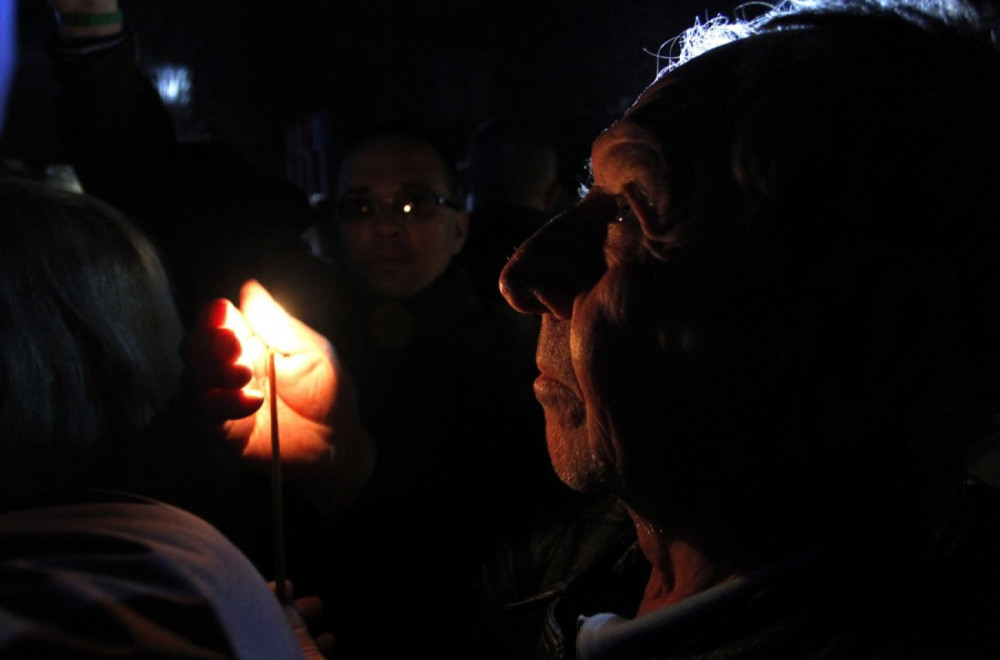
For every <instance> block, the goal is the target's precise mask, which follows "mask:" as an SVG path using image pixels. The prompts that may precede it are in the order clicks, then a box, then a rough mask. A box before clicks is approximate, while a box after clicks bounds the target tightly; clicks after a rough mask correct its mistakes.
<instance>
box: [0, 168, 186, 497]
mask: <svg viewBox="0 0 1000 660" xmlns="http://www.w3.org/2000/svg"><path fill="white" fill-rule="evenodd" d="M0 264H2V266H0V488H9V487H10V484H11V483H12V482H14V481H16V480H17V479H19V478H22V477H24V478H27V479H29V480H31V479H33V478H34V479H37V481H39V482H42V481H43V479H42V477H43V476H47V475H49V474H50V473H51V474H57V473H58V471H57V470H56V469H55V467H56V466H58V465H60V464H63V465H68V466H69V467H70V469H71V470H72V468H73V467H74V464H75V467H76V468H77V469H80V470H82V469H83V468H84V467H85V466H86V464H87V461H88V460H89V459H91V458H93V456H94V453H95V452H94V449H95V447H96V446H97V445H98V444H99V443H105V442H107V441H108V438H109V437H111V436H121V437H130V436H132V435H133V434H134V433H135V432H136V431H139V430H141V429H143V428H144V427H145V426H146V425H148V424H149V423H150V421H151V419H152V417H153V415H154V414H155V413H157V412H158V411H160V410H161V409H163V408H164V406H165V405H166V403H167V401H168V399H169V398H170V397H171V396H172V395H173V393H174V391H175V388H176V385H177V379H178V377H179V375H180V366H181V365H180V360H179V357H178V352H177V346H178V344H179V340H180V336H181V331H182V328H181V324H180V321H179V319H178V317H177V311H176V309H175V308H174V305H173V300H172V298H171V292H170V288H169V284H168V281H167V276H166V274H165V273H164V269H163V266H162V265H161V263H160V261H159V258H158V257H157V254H156V252H155V250H154V249H153V247H152V245H151V244H150V243H149V241H148V240H147V239H146V238H145V237H144V236H143V235H142V234H141V233H140V232H139V231H138V230H137V229H136V228H135V227H133V226H132V225H131V224H129V223H128V222H127V221H126V220H125V219H124V218H123V217H122V216H121V215H120V214H119V213H118V212H117V211H115V210H114V209H112V208H111V207H109V206H107V205H105V204H102V203H100V202H98V201H96V200H94V199H91V198H88V197H85V196H83V195H79V194H75V193H65V192H61V191H57V190H53V189H51V188H48V187H46V186H43V185H41V184H33V183H27V182H10V181H3V182H0ZM32 468H37V471H36V470H33V469H32ZM32 475H35V476H34V477H33V476H32ZM64 476H65V475H64ZM60 485H62V486H67V485H69V484H66V483H62V484H60Z"/></svg>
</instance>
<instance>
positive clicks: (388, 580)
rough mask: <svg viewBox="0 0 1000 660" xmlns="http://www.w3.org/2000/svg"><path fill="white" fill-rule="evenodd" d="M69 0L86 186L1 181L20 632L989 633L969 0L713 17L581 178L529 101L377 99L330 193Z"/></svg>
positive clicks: (999, 591)
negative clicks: (191, 126)
mask: <svg viewBox="0 0 1000 660" xmlns="http://www.w3.org/2000/svg"><path fill="white" fill-rule="evenodd" d="M48 3H49V6H50V7H51V8H52V10H53V11H54V12H55V13H56V16H57V19H58V20H57V23H58V30H59V33H58V35H57V38H56V39H55V40H54V42H53V47H52V60H53V64H54V70H55V71H56V74H57V80H58V82H59V92H60V96H59V118H60V127H61V132H62V135H63V139H64V140H65V142H66V145H67V148H68V150H69V153H70V155H71V159H72V161H73V165H74V167H75V168H76V170H77V172H78V173H79V177H80V181H81V183H82V184H83V188H84V190H85V191H86V193H85V194H79V193H68V192H62V191H56V190H53V189H51V188H50V187H46V186H45V185H43V184H40V183H37V182H31V181H23V180H9V181H7V180H5V181H0V309H2V311H3V313H2V314H0V341H2V342H3V351H2V355H3V357H2V358H0V369H2V371H0V392H2V395H3V398H2V401H0V460H2V464H0V489H2V493H3V500H2V501H0V541H2V542H0V576H3V577H2V578H0V655H2V656H3V657H11V658H20V657H23V658H32V657H94V658H97V657H117V656H121V655H129V656H130V657H144V658H145V657H149V658H154V657H171V658H176V657H220V658H223V657H237V658H256V657H261V658H264V657H267V658H274V657H282V658H284V657H287V658H298V657H303V656H304V657H310V658H319V657H329V658H385V657H391V656H408V655H413V654H417V653H424V654H426V653H431V654H432V655H435V656H437V657H445V658H484V659H490V660H499V659H505V658H532V657H533V658H549V659H564V658H565V659H569V658H579V659H581V660H582V659H585V658H587V659H612V658H613V659H628V658H636V659H638V658H652V657H657V658H666V657H677V658H680V657H683V658H706V659H707V658H716V659H719V658H762V657H766V658H845V659H846V658H874V657H908V658H928V659H932V658H934V659H936V658H962V659H965V658H992V657H995V655H996V654H997V652H998V651H1000V629H998V628H997V626H996V625H995V622H996V620H997V617H998V616H1000V562H997V561H996V557H997V553H998V550H1000V499H998V497H1000V495H998V494H997V492H996V490H995V487H994V486H993V485H991V484H989V483H984V482H983V481H982V479H980V478H977V476H978V475H979V473H978V472H977V471H976V469H975V467H976V465H978V464H979V463H980V462H981V460H982V458H983V457H984V456H989V455H991V452H994V451H995V450H996V441H997V433H998V431H1000V429H998V428H997V425H998V424H1000V410H998V408H1000V342H998V341H997V339H998V337H1000V259H998V258H997V255H998V254H1000V180H998V179H1000V125H998V124H997V122H996V117H997V116H1000V52H998V49H997V45H996V43H995V35H994V34H993V33H992V32H991V30H990V26H988V25H984V24H983V22H982V21H981V20H980V17H979V15H977V13H976V12H974V11H973V10H972V9H971V8H970V7H967V6H965V5H963V4H961V3H958V2H943V1H942V2H934V3H930V5H922V6H917V5H916V4H915V3H913V2H900V3H899V4H892V5H887V4H886V3H883V2H879V3H876V2H869V1H867V0H843V1H838V0H829V2H801V3H800V2H784V3H781V4H780V5H779V6H777V7H776V8H774V9H772V10H771V11H768V12H763V13H761V14H760V15H759V16H756V17H749V18H747V20H746V21H744V22H741V23H732V22H715V23H711V24H709V25H707V26H701V25H699V26H696V27H695V28H693V29H692V30H691V31H689V32H687V33H685V35H683V36H682V38H681V40H680V41H679V42H677V43H678V44H679V45H680V46H681V47H682V48H681V50H680V52H679V53H678V54H677V57H675V58H674V59H673V60H672V61H671V62H670V64H669V65H667V66H665V67H664V68H663V69H662V70H661V72H660V73H659V75H658V76H657V77H656V80H654V81H653V82H651V84H650V85H649V86H648V87H647V88H646V89H645V90H642V91H641V93H640V94H639V96H638V98H637V100H636V101H635V102H634V103H633V104H632V105H631V107H629V109H628V110H627V111H626V112H625V113H624V115H623V116H622V117H621V118H620V119H618V120H617V121H615V122H614V123H613V124H612V125H611V126H610V127H609V128H608V129H607V130H605V131H604V132H603V133H601V134H600V135H599V136H597V138H596V140H595V141H594V143H593V147H592V150H591V158H590V160H589V161H588V168H589V171H588V174H589V180H588V183H587V185H586V186H585V190H583V191H581V195H580V199H579V200H577V201H575V202H573V203H571V204H567V203H566V201H565V199H566V195H565V191H563V190H561V189H560V186H559V180H560V179H559V177H558V175H557V172H556V169H555V168H556V162H557V158H556V156H555V153H554V152H553V148H554V147H553V145H552V144H550V143H548V142H547V141H546V140H544V139H542V138H540V136H539V135H538V132H537V130H536V129H535V127H533V126H531V125H530V123H529V122H523V121H521V120H520V119H517V120H515V119H514V118H504V119H500V120H496V121H491V122H488V123H487V124H484V125H483V126H482V127H481V129H480V130H479V131H478V132H477V133H476V134H475V135H474V136H471V139H470V146H469V150H468V152H467V156H466V158H465V159H464V160H463V161H459V160H458V159H457V158H456V157H455V155H454V154H452V153H451V152H450V150H449V149H448V148H447V147H446V146H445V145H443V144H442V143H441V142H440V141H439V140H438V139H437V138H436V137H435V136H434V135H432V134H430V133H428V132H427V131H425V130H423V129H421V128H420V127H415V126H412V125H409V124H406V123H383V124H377V125H373V126H367V127H361V128H360V130H359V131H358V133H357V134H356V135H354V136H353V137H352V139H349V140H345V141H344V147H343V148H342V150H341V152H340V153H339V154H337V159H336V161H337V163H338V165H337V167H336V168H335V171H334V173H333V176H332V180H331V182H330V186H329V189H330V191H331V192H330V196H329V198H325V199H318V200H315V199H314V200H312V201H311V202H310V201H307V199H306V197H305V195H304V193H302V191H299V190H297V189H295V187H294V186H292V185H291V184H289V183H287V182H284V181H281V180H275V179H274V178H273V177H269V176H264V175H262V174H260V173H259V172H257V171H255V170H254V169H252V168H250V167H249V166H247V164H246V163H243V162H241V161H239V160H238V159H236V158H235V157H234V156H233V154H232V153H231V152H228V151H225V150H217V149H215V148H214V147H211V148H210V147H208V146H206V145H188V144H183V143H180V142H179V141H178V140H177V139H176V138H175V136H174V134H173V131H172V129H171V125H170V121H169V117H168V115H167V114H166V112H165V110H164V108H163V106H162V104H161V103H160V102H159V99H158V97H157V95H156V92H155V90H154V89H153V88H152V86H151V85H150V83H149V81H148V80H146V79H145V77H144V76H143V75H142V73H141V72H140V71H139V69H138V68H137V66H136V61H135V35H132V34H131V33H130V32H129V31H128V29H127V25H126V24H125V21H124V17H123V15H122V13H121V11H120V8H119V6H118V3H117V0H48ZM0 6H2V5H0ZM4 16H5V14H0V18H2V17H4ZM666 36H668V35H666ZM709 44H710V45H711V46H708V45H709ZM0 107H2V104H0ZM553 215H554V216H555V217H554V218H553V217H552V216H553ZM550 218H551V219H550ZM507 221H509V222H507ZM194 237H197V240H195V238H194ZM491 281H492V282H494V283H496V284H495V285H494V286H492V287H491V286H490V282H491ZM501 296H502V298H501ZM275 301H280V303H281V304H280V306H279V305H278V304H277V303H276V302H275ZM539 404H541V405H540V406H539ZM279 429H280V444H279V443H278V441H277V437H276V435H277V433H278V430H279ZM279 447H280V453H276V450H277V448H279ZM546 450H547V451H546ZM277 461H280V474H282V481H278V480H277V478H276V474H277V473H276V472H275V470H276V467H277V465H278V463H277ZM276 488H278V489H280V490H279V492H280V493H281V497H279V499H278V500H277V501H278V502H279V504H277V505H276V504H275V499H274V496H275V492H276V491H275V489H276ZM272 518H278V519H279V520H280V522H281V525H280V526H274V525H273V524H272V523H273V522H274V520H273V519H272ZM279 528H280V529H281V533H280V535H279V533H278V532H277V531H276V530H277V529H279ZM276 535H277V536H278V539H277V540H278V545H277V546H276V545H275V540H276V539H275V536H276ZM286 574H287V577H288V578H289V580H290V583H288V584H286V583H285V582H284V576H285V575H286ZM269 579H270V580H272V583H271V584H270V585H269V584H268V580H269ZM276 579H277V580H281V581H280V583H279V584H274V583H273V580H276ZM288 589H292V590H293V591H294V593H295V594H296V595H297V596H300V597H299V598H291V597H288V596H287V593H288ZM272 590H276V591H277V595H278V597H275V596H274V594H272ZM330 633H332V636H331V634H330Z"/></svg>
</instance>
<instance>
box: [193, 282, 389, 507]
mask: <svg viewBox="0 0 1000 660" xmlns="http://www.w3.org/2000/svg"><path fill="white" fill-rule="evenodd" d="M269 351H273V353H274V361H275V362H274V364H275V375H276V379H275V380H276V385H277V402H276V404H277V413H278V423H279V435H280V439H281V443H280V444H281V461H282V465H283V467H284V468H285V473H286V475H287V476H288V477H289V479H290V480H295V481H297V482H298V483H299V484H300V485H303V486H304V487H305V488H306V490H307V492H310V494H312V495H313V496H314V498H319V499H320V500H322V501H323V502H322V504H323V505H324V506H325V507H333V508H339V507H340V506H343V505H344V504H345V503H347V502H349V501H350V500H352V499H353V498H354V497H356V495H357V494H358V493H359V492H360V490H361V488H363V487H364V484H365V483H366V482H367V479H368V477H369V476H370V475H371V471H372V469H373V466H374V461H375V450H374V446H373V444H372V442H371V439H370V438H369V436H368V434H367V432H366V431H365V429H364V426H363V425H362V424H361V421H360V419H359V417H358V408H357V394H356V391H355V388H354V384H353V382H352V379H351V377H350V375H349V374H348V373H347V371H346V370H345V369H343V368H342V367H341V366H340V364H339V362H338V360H337V356H336V353H335V352H334V350H333V347H332V346H331V345H330V343H329V342H328V341H327V340H326V339H325V338H324V337H323V336H321V335H319V334H318V333H316V332H315V331H314V330H312V329H311V328H309V327H308V326H306V325H305V324H303V323H302V322H300V321H299V320H298V319H295V318H294V317H292V316H289V315H288V314H287V313H286V312H285V311H284V310H283V309H282V308H281V307H280V306H279V305H278V304H277V303H275V302H274V300H273V299H272V298H271V296H270V294H268V292H267V291H266V290H265V289H264V287H262V286H261V285H260V284H258V283H257V282H255V281H252V280H251V281H249V282H247V283H246V284H244V285H243V288H242V290H241V291H240V307H239V309H237V308H236V307H235V306H234V305H233V304H232V303H231V302H230V301H228V300H222V299H219V300H213V301H211V302H210V303H208V304H207V305H205V307H204V308H203V309H202V311H201V314H200V315H199V317H198V320H197V325H196V327H195V328H193V329H192V330H191V331H190V332H188V334H187V335H186V336H185V338H184V341H183V343H182V347H181V355H182V357H183V358H184V362H185V365H186V368H185V372H186V380H187V382H188V384H189V386H190V387H191V388H193V391H194V393H195V396H196V397H197V399H198V401H199V403H200V404H201V407H202V408H203V409H204V410H205V411H206V412H207V413H208V414H209V415H210V417H211V418H212V420H213V421H215V422H217V423H219V425H220V429H221V431H222V434H223V436H224V437H225V439H226V440H227V441H228V442H229V443H231V444H232V445H234V446H235V447H236V448H237V449H238V450H239V452H240V454H241V456H242V457H243V458H244V459H245V460H246V461H247V463H248V464H250V465H253V466H259V467H265V466H266V465H267V464H268V462H269V461H270V458H271V454H272V451H271V410H270V409H271V406H270V405H264V404H265V402H266V401H267V398H268V397H269V396H270V392H271V387H272V383H271V381H270V379H269V378H268V369H267V366H268V357H269V356H268V353H269Z"/></svg>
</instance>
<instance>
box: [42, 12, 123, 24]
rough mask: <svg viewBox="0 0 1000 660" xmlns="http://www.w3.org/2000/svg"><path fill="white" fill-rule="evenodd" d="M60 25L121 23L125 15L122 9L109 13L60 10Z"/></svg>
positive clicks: (58, 14)
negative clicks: (64, 11)
mask: <svg viewBox="0 0 1000 660" xmlns="http://www.w3.org/2000/svg"><path fill="white" fill-rule="evenodd" d="M56 16H57V17H58V18H59V24H60V25H66V26H68V27H97V26H102V25H115V24H116V23H121V22H122V19H123V18H124V15H123V14H122V12H121V10H118V11H113V12H110V13H107V14H90V13H83V12H79V13H78V12H72V13H71V12H66V13H63V12H59V13H57V14H56Z"/></svg>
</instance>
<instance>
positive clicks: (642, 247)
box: [501, 62, 731, 491]
mask: <svg viewBox="0 0 1000 660" xmlns="http://www.w3.org/2000/svg"><path fill="white" fill-rule="evenodd" d="M691 64H697V62H695V63H691ZM691 64H689V65H685V66H684V67H682V68H681V69H678V70H677V71H675V72H673V73H671V74H669V75H668V76H666V77H665V78H664V79H663V80H661V81H660V82H658V83H656V84H655V85H654V86H652V87H650V88H649V89H648V90H647V91H646V92H645V93H644V94H643V95H642V97H641V98H640V100H639V102H637V104H636V105H635V106H634V107H633V108H632V109H631V110H630V111H629V112H628V113H627V114H626V115H625V116H624V117H623V118H622V119H621V120H619V121H618V122H617V123H615V124H614V125H613V126H612V127H611V128H610V129H608V130H607V131H606V132H605V133H603V134H602V135H601V136H600V137H598V139H597V140H596V141H595V143H594V145H593V149H592V159H591V169H592V175H593V182H592V185H591V186H590V188H589V191H588V193H587V195H586V196H585V197H584V199H583V200H582V201H581V202H580V203H579V204H578V205H577V206H576V207H575V208H573V209H571V210H570V211H568V212H566V213H565V214H563V215H562V216H559V217H557V218H556V219H554V220H553V221H551V222H550V223H549V224H548V225H546V226H545V227H543V228H542V229H541V230H539V231H538V232H537V233H536V234H535V235H534V236H533V237H532V238H530V239H529V240H528V241H526V242H525V243H524V244H523V245H522V246H521V248H520V249H519V250H518V252H517V253H516V254H515V256H514V257H513V258H512V259H511V261H510V262H509V263H508V265H507V267H506V269H505V270H504V273H503V275H502V277H501V288H502V290H503V291H504V293H505V295H506V297H507V299H508V301H509V302H510V304H511V305H512V306H513V307H515V308H516V309H518V310H519V311H522V312H525V313H537V314H541V315H542V326H541V332H540V336H539V345H538V352H537V362H538V367H539V370H540V372H541V373H540V375H539V377H538V379H537V380H536V383H535V393H536V396H537V398H538V400H539V402H540V403H541V404H542V407H543V409H544V412H545V420H546V438H547V442H548V446H549V453H550V455H551V458H552V462H553V466H554V467H555V469H556V472H557V473H558V474H559V476H560V478H561V479H562V480H563V481H564V482H566V483H567V484H568V485H570V486H571V487H573V488H576V489H578V490H584V491H589V490H600V489H605V488H612V489H619V488H622V487H627V486H625V485H624V484H627V483H628V482H629V480H630V478H631V477H630V474H629V473H630V472H631V470H632V467H631V466H632V465H634V464H635V463H636V462H637V461H641V460H643V458H648V455H646V456H644V455H643V452H644V451H646V450H645V449H644V448H642V447H637V444H642V445H652V444H657V443H659V444H662V443H664V442H665V443H667V444H672V443H675V442H676V443H677V449H676V451H673V450H669V451H668V452H667V454H666V455H667V456H669V457H671V459H672V460H673V462H674V463H675V465H660V466H657V468H656V470H657V471H658V472H659V474H660V476H661V477H662V478H665V479H669V478H670V474H671V473H674V474H677V475H683V474H687V473H690V472H692V471H699V470H701V471H705V470H711V469H712V466H711V462H712V460H713V459H712V458H711V457H709V456H704V455H701V454H700V453H699V452H700V450H699V449H697V448H695V449H693V448H692V446H691V444H690V443H687V438H685V437H684V435H685V434H686V433H692V431H691V429H692V428H693V427H694V426H696V425H697V424H699V422H700V421H701V419H702V418H701V415H702V414H705V415H708V414H710V413H709V412H708V407H709V405H710V404H709V403H708V402H705V401H703V400H701V399H700V398H699V396H698V395H697V394H696V392H702V393H704V392H710V391H711V389H712V385H711V383H708V384H707V385H706V383H705V382H704V379H703V374H704V373H715V371H713V369H712V368H708V369H706V360H708V361H710V362H711V361H713V360H717V359H721V358H715V357H712V356H708V357H706V356H705V355H704V351H703V350H702V349H701V348H700V347H701V346H702V345H703V340H704V338H705V337H706V335H707V336H710V337H717V336H718V335H719V330H720V328H719V324H718V323H717V322H716V321H715V320H714V318H713V317H712V315H711V309H712V306H713V304H715V303H716V302H718V304H719V305H724V303H722V302H721V301H713V300H711V297H712V295H715V294H714V292H717V291H720V290H725V289H726V286H727V282H728V281H729V278H730V277H731V274H730V273H729V272H728V271H727V269H726V267H725V263H724V262H726V261H727V259H726V255H725V254H724V253H720V252H719V251H718V250H715V249H714V248H713V247H712V246H714V245H716V244H722V243H724V241H713V240H712V238H713V236H714V235H715V234H713V233H712V231H707V230H706V227H709V226H713V225H717V224H718V223H717V222H714V220H718V218H714V219H713V221H707V220H706V219H705V218H704V217H703V216H702V213H703V211H702V209H705V208H707V207H710V206H711V205H712V202H711V201H710V195H709V196H706V198H705V199H702V198H701V197H700V196H701V195H707V193H704V192H699V193H692V192H691V190H694V189H697V190H699V191H705V190H713V189H714V188H713V186H711V185H709V186H705V185H704V182H702V181H692V180H691V179H692V177H691V176H686V177H685V176H680V177H678V176H675V175H673V174H671V171H670V170H671V168H673V167H677V164H678V163H680V162H685V163H691V162H693V161H692V160H691V159H692V158H695V159H698V161H699V162H709V163H715V162H725V158H724V156H722V155H720V154H721V153H722V152H723V151H724V149H723V148H722V146H719V147H718V148H717V149H716V150H715V151H717V152H719V153H710V152H709V151H706V152H700V151H698V150H697V149H695V150H689V149H686V148H685V147H684V146H683V145H674V144H672V143H667V144H661V143H660V141H659V140H658V139H654V138H653V137H651V135H652V134H651V133H650V132H649V131H648V127H646V126H644V125H643V121H644V120H641V119H637V117H638V116H640V115H641V114H643V113H645V114H647V115H648V114H650V112H652V114H653V115H655V116H657V117H659V119H660V120H662V121H663V122H664V123H666V124H671V123H673V121H674V120H673V119H672V117H670V116H667V115H668V114H669V113H671V112H672V111H671V110H670V107H671V104H672V102H673V101H672V99H675V98H680V99H682V100H685V101H686V100H687V98H686V95H689V94H690V92H689V91H686V90H685V88H684V85H677V84H676V83H677V81H678V80H680V81H684V80H686V79H688V78H689V77H690V74H689V71H692V70H693V71H695V72H697V71H700V70H702V69H699V67H697V66H694V67H692V66H691ZM708 87H709V88H711V85H709V86H708ZM677 89H680V91H677ZM699 89H703V88H701V87H699ZM698 93H700V92H698ZM664 99H666V101H664ZM695 100H696V101H697V99H695ZM681 105H682V106H684V107H687V106H688V105H689V104H686V103H682V104H681ZM650 106H655V107H653V108H652V109H651V108H650ZM685 121H687V118H686V117H684V116H683V113H681V114H680V115H679V116H678V118H677V120H676V123H677V124H678V126H677V131H676V132H677V134H678V135H683V134H684V133H685V131H686V128H691V129H692V130H693V129H694V128H695V127H693V126H691V127H685V126H684V122H685ZM696 121H700V119H697V120H696ZM713 121H715V119H714V118H713ZM723 143H725V138H722V139H721V141H719V142H717V143H715V144H717V145H722V144H723ZM677 148H679V149H681V150H684V151H693V152H694V153H685V154H683V155H682V156H681V157H675V156H677V154H675V151H677ZM697 169H698V171H699V172H706V171H708V172H715V170H713V169H712V166H709V167H707V168H705V167H699V168H697ZM685 174H686V173H685ZM697 176H701V175H697ZM718 176H719V178H720V179H724V178H725V177H727V176H728V172H719V173H718ZM722 185H725V183H723V184H722ZM688 188H690V189H688ZM678 200H682V202H680V201H678ZM723 224H725V223H724V222H723ZM713 231H714V230H713ZM723 252H724V250H723ZM720 262H721V263H723V266H722V267H719V266H718V265H717V264H719V263H720ZM713 264H716V265H713ZM706 280H708V281H711V282H712V284H711V285H710V286H708V287H707V288H704V287H705V285H704V282H705V281H706ZM704 309H707V310H708V312H703V310H704ZM706 318H709V319H713V320H711V321H707V322H706ZM722 330H723V333H724V332H725V329H724V328H723V329H722ZM698 379H702V382H700V383H696V381H697V380H698ZM651 434H655V437H650V436H651ZM636 438H640V439H641V440H640V441H639V443H637V441H636ZM658 451H660V450H658ZM637 452H638V453H637ZM658 457H662V452H660V453H659V454H658ZM640 469H641V468H640ZM647 470H648V468H647ZM685 478H686V477H685Z"/></svg>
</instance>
